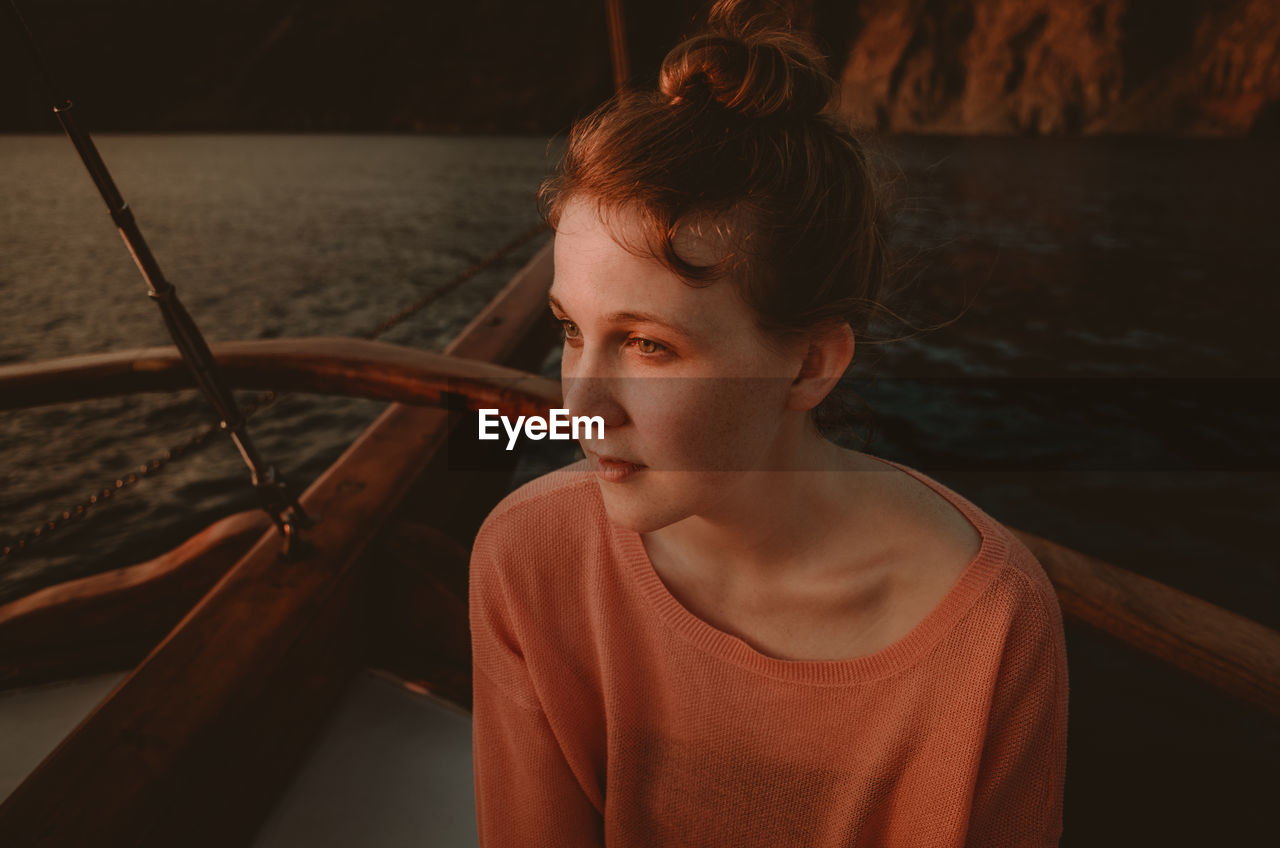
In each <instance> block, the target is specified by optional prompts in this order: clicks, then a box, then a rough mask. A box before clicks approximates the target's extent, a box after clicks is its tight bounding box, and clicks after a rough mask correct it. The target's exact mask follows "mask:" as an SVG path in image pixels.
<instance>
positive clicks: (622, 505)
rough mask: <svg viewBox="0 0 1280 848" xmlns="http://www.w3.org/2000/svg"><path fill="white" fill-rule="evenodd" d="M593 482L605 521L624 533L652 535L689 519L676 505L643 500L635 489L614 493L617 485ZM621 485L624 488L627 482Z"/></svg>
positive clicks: (687, 514)
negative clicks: (600, 499) (596, 486)
mask: <svg viewBox="0 0 1280 848" xmlns="http://www.w3.org/2000/svg"><path fill="white" fill-rule="evenodd" d="M597 482H598V484H599V486H600V494H601V497H602V499H603V500H604V510H605V513H606V514H607V515H608V516H609V521H610V522H612V523H613V524H614V525H616V526H618V527H621V528H622V529H624V530H630V531H631V532H633V533H641V534H644V533H652V532H653V531H655V530H661V529H662V528H663V527H666V526H667V525H668V524H674V523H676V522H677V521H680V520H682V519H685V518H688V517H689V512H688V511H687V510H685V509H683V508H682V507H681V506H680V505H679V504H677V503H674V502H672V501H671V500H670V499H666V498H656V497H646V495H647V494H648V493H646V492H644V491H641V490H639V487H635V488H634V489H632V490H626V491H618V490H617V488H615V487H618V486H619V484H616V483H607V482H604V481H597ZM635 482H639V481H635ZM621 485H623V486H627V485H630V483H624V484H621Z"/></svg>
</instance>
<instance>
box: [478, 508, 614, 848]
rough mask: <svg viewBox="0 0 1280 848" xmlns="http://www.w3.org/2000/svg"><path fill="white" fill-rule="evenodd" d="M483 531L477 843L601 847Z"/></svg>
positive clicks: (596, 821) (598, 822) (594, 817)
mask: <svg viewBox="0 0 1280 848" xmlns="http://www.w3.org/2000/svg"><path fill="white" fill-rule="evenodd" d="M493 536H494V534H493V533H492V532H486V531H485V530H482V531H481V536H480V538H478V539H477V541H476V545H475V548H474V550H473V553H472V559H471V589H470V613H471V642H472V671H473V675H472V678H473V682H472V687H473V689H472V705H473V706H472V717H473V728H472V753H473V755H474V764H475V792H476V818H477V825H478V827H479V835H480V845H481V846H482V848H507V847H508V846H521V847H522V848H523V847H524V846H528V848H542V846H545V848H599V846H602V845H603V844H604V836H603V831H604V824H603V820H602V817H601V815H600V813H599V812H598V811H597V810H596V808H595V806H594V805H593V804H592V803H591V801H590V799H589V798H588V797H587V796H586V794H585V793H584V792H583V789H582V787H581V785H580V784H579V783H578V781H577V779H576V778H575V776H574V774H573V771H572V769H571V768H570V767H569V764H568V761H567V760H566V758H565V755H564V752H563V750H562V748H561V746H560V744H559V742H558V740H557V739H556V736H555V734H554V733H553V731H552V729H551V726H550V725H549V723H548V721H547V717H546V715H545V713H544V711H543V709H542V706H541V704H540V703H539V701H538V697H537V693H536V691H535V688H534V686H533V684H532V682H531V680H530V676H529V670H528V669H527V668H526V665H525V659H524V655H523V652H522V651H521V647H520V639H519V633H518V630H519V629H518V627H517V626H516V625H515V623H514V622H513V621H512V615H511V610H510V608H509V605H508V604H507V601H506V596H505V593H504V591H503V587H502V581H501V579H500V571H499V570H498V569H497V568H496V566H497V564H498V563H497V561H496V560H497V559H498V558H499V557H500V556H501V554H500V553H499V551H500V548H501V547H502V546H501V545H498V544H495V543H494V541H495V540H494V538H493Z"/></svg>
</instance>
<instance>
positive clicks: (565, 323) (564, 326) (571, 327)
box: [560, 318, 582, 339]
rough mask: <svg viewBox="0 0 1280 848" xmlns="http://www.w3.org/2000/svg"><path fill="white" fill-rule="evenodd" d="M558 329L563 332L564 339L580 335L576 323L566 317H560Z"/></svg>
mask: <svg viewBox="0 0 1280 848" xmlns="http://www.w3.org/2000/svg"><path fill="white" fill-rule="evenodd" d="M560 331H561V332H562V333H564V337H565V338H566V339H576V338H577V337H578V336H580V335H582V333H581V331H580V330H579V329H578V325H577V324H575V323H573V322H572V321H570V320H569V319H568V318H561V319H560Z"/></svg>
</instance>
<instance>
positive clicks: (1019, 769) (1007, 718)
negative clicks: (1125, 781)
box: [965, 583, 1067, 848]
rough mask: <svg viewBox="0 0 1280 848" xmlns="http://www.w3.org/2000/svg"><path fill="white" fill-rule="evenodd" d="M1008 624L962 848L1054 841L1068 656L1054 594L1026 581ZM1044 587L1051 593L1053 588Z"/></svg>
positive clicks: (1058, 823)
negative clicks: (1050, 594)
mask: <svg viewBox="0 0 1280 848" xmlns="http://www.w3.org/2000/svg"><path fill="white" fill-rule="evenodd" d="M1024 589H1025V594H1024V596H1023V601H1024V603H1023V604H1022V606H1021V608H1020V609H1019V610H1018V613H1017V614H1016V616H1015V618H1014V620H1013V622H1012V623H1011V626H1010V629H1009V633H1008V637H1007V641H1006V643H1005V649H1004V655H1003V659H1002V661H1001V666H1000V671H999V676H998V678H997V681H996V691H995V693H994V696H993V699H992V705H991V712H990V717H989V720H988V724H987V734H986V742H985V746H984V749H983V753H982V760H981V763H980V765H979V768H978V778H977V783H976V785H975V787H974V796H973V807H972V810H971V813H970V819H969V837H968V839H967V840H966V843H965V844H966V846H969V848H974V846H992V847H993V848H994V846H1001V848H1003V847H1004V846H1009V847H1010V848H1012V846H1050V845H1053V846H1056V845H1057V844H1058V842H1059V840H1060V838H1061V835H1062V793H1063V780H1064V777H1065V773H1066V752H1067V661H1066V648H1065V643H1064V639H1063V632H1062V618H1061V613H1060V611H1059V610H1058V606H1057V600H1056V598H1052V597H1050V598H1046V597H1044V595H1043V594H1042V593H1041V592H1040V591H1038V590H1037V589H1036V588H1035V587H1033V586H1031V585H1030V584H1029V583H1028V584H1026V585H1025V586H1024ZM1048 591H1050V592H1052V589H1049V590H1048Z"/></svg>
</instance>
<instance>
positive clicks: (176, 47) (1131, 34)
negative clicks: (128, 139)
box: [0, 0, 1280, 135]
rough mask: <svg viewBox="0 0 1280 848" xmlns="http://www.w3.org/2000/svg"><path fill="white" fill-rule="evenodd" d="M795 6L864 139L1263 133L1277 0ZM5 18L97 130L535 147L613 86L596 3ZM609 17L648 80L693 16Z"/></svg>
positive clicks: (807, 2) (9, 123)
mask: <svg viewBox="0 0 1280 848" xmlns="http://www.w3.org/2000/svg"><path fill="white" fill-rule="evenodd" d="M6 2H7V0H6ZM708 2H709V0H708ZM791 3H792V6H793V8H794V11H795V14H794V20H795V22H796V24H797V26H800V27H803V28H806V29H809V30H810V31H811V32H813V34H814V35H815V36H816V38H817V40H818V41H819V42H820V43H821V44H822V45H823V46H824V48H825V49H827V51H828V53H829V55H830V56H831V57H832V66H833V68H835V69H836V71H837V73H836V76H837V77H838V78H839V79H840V80H841V89H840V100H839V106H840V108H841V109H843V110H844V111H845V112H847V113H848V114H849V115H850V116H852V117H853V119H854V121H855V122H857V123H860V124H864V125H873V126H875V127H878V128H879V129H881V130H887V131H893V132H918V133H1029V134H1075V133H1111V132H1140V133H1181V134H1220V135H1242V134H1248V133H1257V134H1263V133H1266V134H1270V135H1280V0H791ZM19 5H20V6H22V7H23V8H24V10H25V11H26V13H27V16H28V19H29V21H31V23H32V25H33V28H34V29H35V30H36V32H37V35H39V36H40V37H41V39H42V41H43V42H44V45H45V48H46V54H47V58H48V59H49V60H50V64H51V65H52V66H53V67H54V70H55V75H56V76H57V77H60V78H61V79H62V80H64V81H65V82H66V83H67V86H68V87H67V88H65V89H64V90H65V91H67V92H70V93H71V94H72V96H73V98H74V99H76V100H77V101H79V102H80V103H81V104H82V105H83V106H84V107H85V108H86V109H87V113H86V114H88V115H89V116H90V117H91V118H92V120H91V122H90V126H92V127H94V128H96V129H101V130H107V129H114V130H154V129H161V130H326V131H351V130H382V131H388V130H389V131H459V130H461V131H480V132H491V131H496V132H537V133H546V132H555V131H558V130H562V129H564V128H565V127H566V126H567V124H568V123H569V122H570V121H571V120H572V119H573V118H574V117H575V116H578V115H581V114H583V113H585V112H586V111H588V110H589V109H590V108H592V107H593V106H594V105H595V104H597V103H599V102H600V100H601V99H602V98H604V97H605V96H607V94H608V92H609V90H610V86H611V84H612V81H611V73H610V68H609V50H608V33H607V29H606V23H605V21H606V16H605V4H604V0H561V2H557V3H551V4H536V3H529V2H525V0H478V2H470V3H423V2H411V1H410V0H216V2H215V0H186V2H182V3H174V2H172V0H120V2H117V3H111V4H103V3H101V2H98V0H59V2H57V3H40V2H36V0H20V4H19ZM624 5H625V12H626V20H627V32H628V40H629V46H630V53H631V58H632V65H633V70H634V71H635V75H636V76H637V77H638V78H641V79H644V78H646V77H647V78H652V77H653V76H654V74H655V73H656V70H657V67H658V65H659V63H660V61H661V59H662V56H663V55H664V54H665V53H666V51H667V50H668V49H669V48H670V47H671V46H672V45H674V44H675V43H676V41H677V40H679V38H680V36H681V35H682V34H687V33H689V32H691V31H692V30H693V29H695V28H696V26H697V22H696V20H695V17H696V16H695V13H694V10H695V9H696V8H697V7H698V6H700V5H702V3H690V2H688V0H644V2H641V0H628V1H627V2H625V3H624ZM16 55H18V54H17V53H16V52H14V51H11V50H9V49H8V45H7V43H5V41H4V36H3V35H0V76H3V77H4V78H5V79H8V80H12V81H13V82H14V83H15V84H12V85H8V86H0V131H4V130H25V129H54V128H55V127H56V125H55V124H54V123H53V121H52V118H51V117H50V116H49V115H48V114H47V113H46V108H45V107H44V106H43V104H40V105H37V104H36V103H35V101H34V98H32V97H31V96H30V95H28V94H27V93H26V92H25V89H24V87H23V86H22V84H21V80H22V78H23V74H22V73H21V70H20V68H19V67H18V65H17V62H16V60H10V58H9V57H11V56H16Z"/></svg>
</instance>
